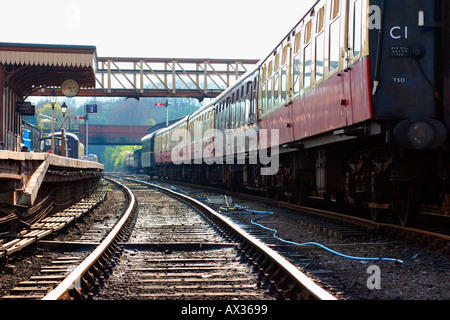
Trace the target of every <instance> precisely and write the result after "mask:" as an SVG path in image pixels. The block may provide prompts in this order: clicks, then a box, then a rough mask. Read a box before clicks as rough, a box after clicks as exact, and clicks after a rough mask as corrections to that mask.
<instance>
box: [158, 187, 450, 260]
mask: <svg viewBox="0 0 450 320" xmlns="http://www.w3.org/2000/svg"><path fill="white" fill-rule="evenodd" d="M170 183H173V185H180V186H185V187H186V188H188V189H192V190H197V191H200V192H202V191H206V192H211V194H215V195H228V196H230V197H236V198H242V199H247V200H249V201H254V202H264V203H267V204H270V205H274V206H278V207H280V208H285V209H288V210H292V211H295V212H299V213H301V214H302V215H301V216H299V215H291V216H292V218H293V219H295V220H296V221H297V222H298V223H302V224H306V225H309V226H310V227H311V228H312V229H314V230H319V231H321V232H324V233H327V234H330V235H333V236H335V237H338V238H346V237H355V236H356V237H357V236H362V235H365V234H367V232H370V233H373V234H375V235H377V236H380V237H385V238H389V239H392V240H400V241H407V242H409V243H413V244H414V243H421V244H423V245H424V246H427V247H428V248H431V249H434V250H444V251H449V250H450V218H449V217H448V216H442V215H437V214H432V213H428V212H420V214H419V217H418V219H417V220H418V221H417V223H416V225H415V226H414V227H403V226H400V225H399V224H398V223H396V222H395V221H394V220H395V219H390V217H386V221H384V222H373V221H372V220H371V219H370V217H368V218H365V217H360V216H359V215H361V212H358V216H356V215H354V214H353V212H352V211H351V210H347V211H346V212H337V211H336V210H335V209H326V208H323V209H320V208H314V207H307V206H301V205H296V204H292V203H287V202H282V201H277V200H272V199H267V198H263V197H259V196H254V195H249V194H246V193H237V192H230V191H228V190H221V189H219V188H213V187H206V186H200V185H195V184H191V183H183V182H179V181H172V182H170V181H169V182H167V181H161V184H162V185H168V184H170ZM191 196H193V197H196V194H195V193H194V194H192V195H191Z"/></svg>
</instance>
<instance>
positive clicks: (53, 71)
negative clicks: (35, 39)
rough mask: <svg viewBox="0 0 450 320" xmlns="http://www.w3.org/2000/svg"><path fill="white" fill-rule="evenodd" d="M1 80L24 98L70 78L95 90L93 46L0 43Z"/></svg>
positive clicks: (95, 56)
mask: <svg viewBox="0 0 450 320" xmlns="http://www.w3.org/2000/svg"><path fill="white" fill-rule="evenodd" d="M0 64H1V65H3V66H4V67H5V71H6V78H4V79H3V81H6V82H7V85H8V86H10V87H12V89H14V91H15V92H16V93H18V94H23V96H24V97H26V96H29V95H30V94H32V93H33V92H35V91H37V90H40V89H42V88H45V87H60V86H61V84H62V82H63V81H64V80H66V79H73V80H76V81H77V82H78V84H79V85H80V87H82V88H95V72H96V68H97V53H96V47H95V46H79V45H48V44H23V43H4V42H0Z"/></svg>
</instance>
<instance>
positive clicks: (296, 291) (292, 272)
mask: <svg viewBox="0 0 450 320" xmlns="http://www.w3.org/2000/svg"><path fill="white" fill-rule="evenodd" d="M126 180H130V181H133V182H139V183H142V184H145V185H148V186H150V187H153V188H156V189H158V190H161V191H163V192H164V193H166V194H169V195H172V196H174V197H176V198H178V199H181V200H183V201H184V202H186V203H188V204H190V205H191V206H194V207H195V208H197V209H199V210H201V211H202V212H203V213H206V214H208V216H209V217H210V218H212V219H214V220H216V221H218V222H219V225H221V226H220V227H221V228H223V229H228V230H227V231H228V232H232V233H234V234H235V235H234V238H235V239H239V240H238V241H237V242H239V243H242V244H243V248H244V247H245V248H246V249H245V251H246V252H247V253H246V254H247V255H249V256H250V257H251V259H253V260H254V261H255V262H256V263H257V264H259V265H266V266H267V267H266V269H265V270H264V271H263V272H264V273H266V274H268V276H269V277H271V278H278V281H279V282H284V283H285V285H284V286H285V287H287V288H288V289H286V291H289V295H290V296H293V297H294V298H295V297H296V298H299V297H301V298H302V299H312V300H337V299H336V298H335V297H334V296H333V295H331V294H330V293H328V292H327V291H326V290H324V289H323V288H321V287H320V286H318V285H317V284H316V283H314V282H313V281H312V280H311V279H310V278H308V277H307V276H306V275H305V274H304V273H303V272H301V271H300V270H299V269H297V268H296V267H295V266H294V265H292V264H291V263H290V262H288V261H287V260H286V259H285V258H284V257H282V256H281V255H280V254H278V253H277V252H276V251H274V250H272V249H271V248H269V247H268V246H266V245H265V244H264V243H263V242H261V241H260V240H258V239H256V238H255V237H253V236H251V235H250V234H248V233H247V232H246V231H244V230H243V229H242V228H241V227H239V226H238V225H237V224H235V223H234V222H232V221H231V220H230V219H228V218H227V217H225V216H223V215H222V214H220V213H218V212H217V211H215V210H213V209H212V208H210V207H208V206H207V205H205V204H203V203H201V202H200V201H198V200H196V199H193V198H191V197H189V196H187V195H184V194H182V193H178V192H176V191H173V190H170V189H167V188H164V187H161V186H158V185H155V184H152V183H149V182H146V181H142V180H137V179H129V178H126ZM248 252H253V253H248ZM280 279H281V280H280Z"/></svg>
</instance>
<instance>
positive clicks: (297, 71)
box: [292, 32, 300, 94]
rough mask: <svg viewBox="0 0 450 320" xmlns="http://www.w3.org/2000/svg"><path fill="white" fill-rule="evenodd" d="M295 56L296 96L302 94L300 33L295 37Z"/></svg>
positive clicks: (293, 85)
mask: <svg viewBox="0 0 450 320" xmlns="http://www.w3.org/2000/svg"><path fill="white" fill-rule="evenodd" d="M294 51H295V56H294V79H293V83H292V88H293V89H294V94H297V93H299V92H300V32H299V33H297V34H296V35H295V47H294Z"/></svg>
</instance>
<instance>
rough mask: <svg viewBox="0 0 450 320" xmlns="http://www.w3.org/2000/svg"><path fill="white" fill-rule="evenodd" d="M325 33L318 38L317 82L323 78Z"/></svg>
mask: <svg viewBox="0 0 450 320" xmlns="http://www.w3.org/2000/svg"><path fill="white" fill-rule="evenodd" d="M323 50H324V33H323V32H322V33H321V34H320V35H318V36H317V37H316V80H320V79H322V78H323Z"/></svg>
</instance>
